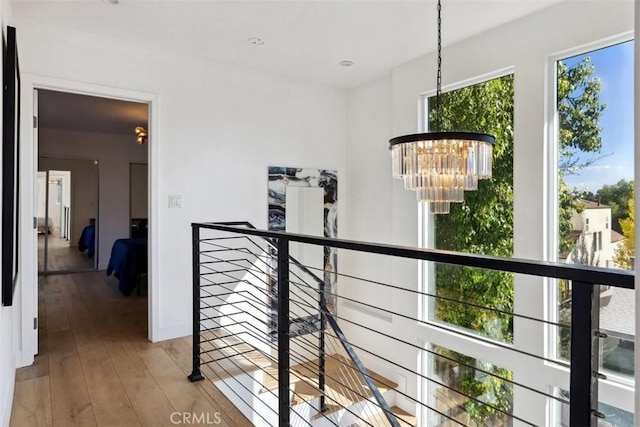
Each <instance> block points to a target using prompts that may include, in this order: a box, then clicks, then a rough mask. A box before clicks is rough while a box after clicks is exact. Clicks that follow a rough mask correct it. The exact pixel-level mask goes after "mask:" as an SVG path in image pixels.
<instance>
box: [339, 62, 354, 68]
mask: <svg viewBox="0 0 640 427" xmlns="http://www.w3.org/2000/svg"><path fill="white" fill-rule="evenodd" d="M339 64H340V65H342V66H343V67H351V66H352V65H353V61H340V62H339Z"/></svg>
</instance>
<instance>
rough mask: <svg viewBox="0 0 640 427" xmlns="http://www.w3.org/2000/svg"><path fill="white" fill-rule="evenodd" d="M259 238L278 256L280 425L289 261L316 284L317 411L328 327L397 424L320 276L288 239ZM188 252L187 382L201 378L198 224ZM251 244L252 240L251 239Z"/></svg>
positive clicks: (284, 408) (286, 384) (285, 389)
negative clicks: (190, 308)
mask: <svg viewBox="0 0 640 427" xmlns="http://www.w3.org/2000/svg"><path fill="white" fill-rule="evenodd" d="M215 225H216V226H222V227H234V228H236V227H237V228H241V227H242V228H245V229H247V230H256V231H258V230H257V229H256V227H255V226H254V225H253V224H251V223H250V222H248V221H233V222H217V223H215ZM261 238H262V240H263V241H264V242H266V243H267V245H268V246H269V247H270V248H271V249H273V250H275V251H277V259H278V267H277V272H278V292H277V294H278V300H277V316H278V322H277V337H278V338H277V339H278V341H277V342H278V378H279V380H278V396H279V411H278V412H279V417H280V426H289V425H290V417H289V409H290V408H289V406H290V400H289V389H290V381H289V374H288V373H289V371H290V368H291V366H290V360H289V335H290V334H289V325H290V322H291V319H290V317H289V312H290V310H289V298H288V295H289V291H290V288H289V284H290V280H289V273H290V268H289V266H290V264H293V265H295V266H296V267H297V268H298V269H300V271H302V272H304V273H305V274H307V275H308V276H309V277H310V278H311V279H312V280H313V281H315V282H316V284H317V286H318V311H319V315H320V330H319V331H318V332H319V344H318V352H319V355H318V360H319V362H318V389H319V390H320V397H319V412H321V413H322V412H325V411H326V410H327V404H326V393H325V392H326V371H325V370H326V334H325V330H326V328H327V326H329V327H331V329H332V330H333V332H334V333H335V335H336V336H337V337H338V339H339V341H340V343H341V344H342V346H343V348H344V350H345V352H346V353H347V355H348V357H349V358H350V359H351V361H352V362H353V364H354V366H355V368H356V370H357V371H358V373H359V374H360V375H361V376H362V378H363V380H364V381H365V383H366V385H367V387H368V388H369V390H370V391H371V393H372V394H373V398H374V399H375V401H376V403H377V404H378V406H379V407H380V408H382V410H383V412H384V415H385V417H386V419H387V421H388V422H389V423H390V425H391V426H393V427H400V425H399V423H398V420H397V419H396V417H395V416H394V415H393V413H392V411H391V408H390V406H389V404H388V402H387V401H386V400H385V399H384V397H383V396H382V393H381V392H380V390H379V389H378V387H377V385H376V384H375V382H374V381H373V380H372V379H371V377H370V376H369V374H368V372H367V369H366V368H365V367H364V364H363V363H362V361H361V360H360V358H359V357H358V355H357V353H356V351H355V350H354V348H353V346H352V345H351V344H350V343H349V341H348V339H347V338H346V336H345V334H344V332H343V331H342V329H341V328H340V326H339V325H338V322H337V321H336V319H335V318H334V316H333V315H332V314H331V311H330V310H329V308H328V307H327V300H326V292H325V281H324V280H323V279H320V278H319V277H318V276H317V275H316V274H315V273H314V272H313V271H311V270H310V269H309V268H307V267H306V266H305V265H303V264H302V263H301V262H299V261H298V260H297V259H296V258H294V257H293V256H291V255H290V254H289V240H288V239H286V238H278V239H273V238H269V237H263V236H261ZM192 240H193V241H192V251H193V256H194V260H193V271H192V275H193V277H192V279H193V348H192V363H193V371H192V373H191V374H190V375H189V376H188V378H189V380H190V381H191V382H195V381H202V380H204V375H203V374H202V371H201V369H200V271H199V268H198V261H197V254H198V253H199V248H198V245H199V243H200V226H199V225H198V224H192ZM252 243H253V242H252Z"/></svg>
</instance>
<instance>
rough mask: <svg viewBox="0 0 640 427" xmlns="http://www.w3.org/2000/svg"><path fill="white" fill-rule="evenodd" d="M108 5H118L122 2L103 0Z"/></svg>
mask: <svg viewBox="0 0 640 427" xmlns="http://www.w3.org/2000/svg"><path fill="white" fill-rule="evenodd" d="M102 1H104V2H105V3H107V4H118V3H120V0H102Z"/></svg>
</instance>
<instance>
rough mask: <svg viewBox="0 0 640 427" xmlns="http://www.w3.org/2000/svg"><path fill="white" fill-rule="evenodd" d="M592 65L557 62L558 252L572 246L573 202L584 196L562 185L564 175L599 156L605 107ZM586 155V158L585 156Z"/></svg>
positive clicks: (576, 207) (588, 62) (575, 207)
mask: <svg viewBox="0 0 640 427" xmlns="http://www.w3.org/2000/svg"><path fill="white" fill-rule="evenodd" d="M594 72H595V68H594V66H593V65H592V64H591V59H590V58H589V57H586V58H584V59H583V60H582V61H580V62H579V63H577V64H575V65H572V66H568V65H567V64H566V63H564V62H563V61H559V62H558V68H557V73H558V87H557V108H558V120H559V141H558V148H559V157H560V160H559V168H558V169H559V170H558V172H559V188H558V193H559V211H560V212H559V224H560V230H559V231H560V248H559V249H560V251H561V252H562V251H568V250H570V249H571V247H572V244H573V243H572V242H571V241H570V240H569V236H570V234H571V229H572V224H571V217H572V214H573V212H574V211H577V212H580V211H581V209H582V208H581V207H580V205H579V204H578V203H577V202H578V200H579V199H580V198H581V197H584V196H585V194H583V193H582V192H580V191H578V190H576V189H575V188H570V187H569V186H568V185H567V184H566V182H565V177H566V176H567V175H571V174H575V173H578V172H580V171H581V170H582V169H584V168H585V167H587V166H589V165H591V164H592V163H593V162H595V161H597V160H598V159H599V158H601V157H602V156H596V155H595V154H594V153H600V150H601V149H602V137H601V135H600V134H601V132H602V128H601V127H600V118H601V117H602V112H603V111H604V110H605V108H606V105H605V104H603V103H601V102H600V92H601V90H602V84H601V82H600V79H599V78H597V77H595V76H594V75H593V73H594ZM585 155H586V157H585Z"/></svg>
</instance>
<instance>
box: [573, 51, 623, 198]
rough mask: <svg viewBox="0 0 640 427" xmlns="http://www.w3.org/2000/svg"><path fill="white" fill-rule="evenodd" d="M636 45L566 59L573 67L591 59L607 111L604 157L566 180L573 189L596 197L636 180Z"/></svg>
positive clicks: (604, 122)
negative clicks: (608, 187)
mask: <svg viewBox="0 0 640 427" xmlns="http://www.w3.org/2000/svg"><path fill="white" fill-rule="evenodd" d="M633 49H634V48H633V41H629V42H626V43H622V44H618V45H614V46H610V47H607V48H604V49H600V50H597V51H593V52H589V53H586V54H584V55H578V56H575V57H572V58H568V59H565V60H564V62H565V63H566V64H567V65H569V66H571V65H574V64H576V63H578V62H580V61H581V60H582V59H583V58H584V57H587V56H588V57H590V58H591V63H592V64H593V66H594V67H595V72H594V76H597V77H599V78H600V80H601V83H602V92H601V94H600V102H602V103H604V104H606V106H607V107H606V108H605V110H604V111H603V113H602V117H601V119H600V127H601V128H602V133H601V136H602V150H601V152H600V154H596V157H599V156H604V157H603V158H601V159H599V160H598V161H596V162H594V163H593V164H592V165H591V166H589V167H587V168H585V169H583V170H582V171H581V172H580V173H578V174H574V175H568V176H566V177H565V180H566V182H567V184H568V185H569V186H570V187H576V188H578V189H581V190H582V189H586V190H589V191H592V192H593V193H595V192H596V191H597V190H599V189H600V188H602V186H603V185H605V184H615V183H616V182H618V181H619V180H621V179H624V180H627V181H631V180H633V157H634V156H633Z"/></svg>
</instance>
